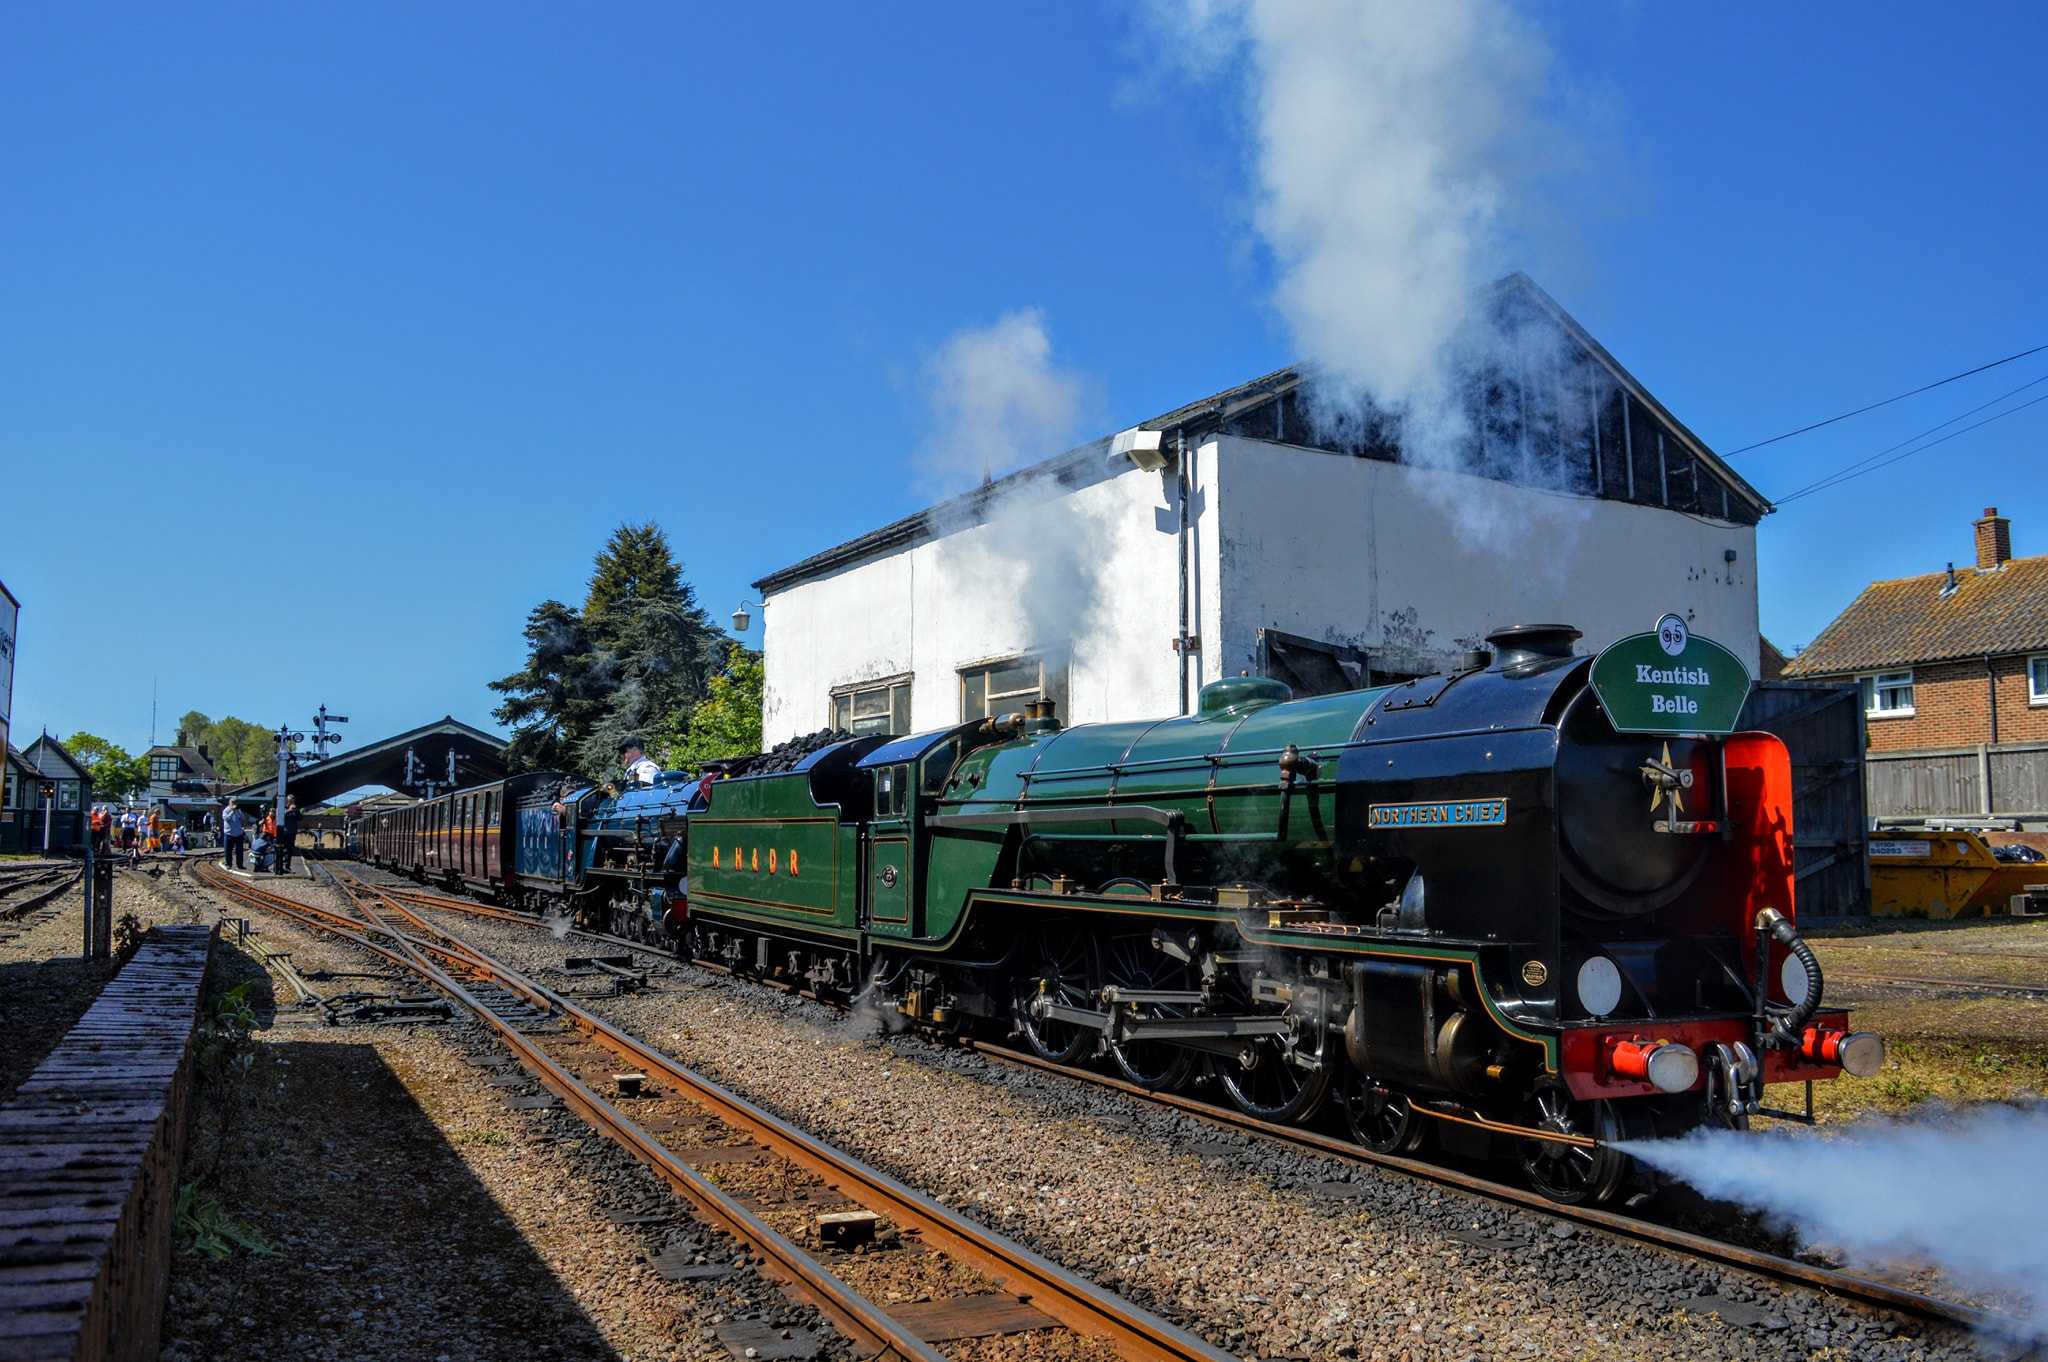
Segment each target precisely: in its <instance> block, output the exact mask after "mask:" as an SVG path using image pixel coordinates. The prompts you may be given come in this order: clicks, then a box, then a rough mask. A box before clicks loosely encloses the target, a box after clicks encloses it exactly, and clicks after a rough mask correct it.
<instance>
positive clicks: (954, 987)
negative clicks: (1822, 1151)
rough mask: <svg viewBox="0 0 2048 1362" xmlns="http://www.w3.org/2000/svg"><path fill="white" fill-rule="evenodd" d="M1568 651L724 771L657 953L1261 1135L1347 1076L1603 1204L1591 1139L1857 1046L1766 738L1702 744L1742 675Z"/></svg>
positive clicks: (1686, 1116)
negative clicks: (1812, 933)
mask: <svg viewBox="0 0 2048 1362" xmlns="http://www.w3.org/2000/svg"><path fill="white" fill-rule="evenodd" d="M1674 634H1675V638H1674V637H1673V635H1674ZM1576 637H1577V634H1576V631H1574V630H1570V629H1568V628H1562V627H1558V626H1530V627H1521V628H1516V629H1509V630H1503V631H1499V632H1497V633H1496V634H1494V635H1493V636H1492V637H1491V638H1490V640H1489V642H1491V643H1492V644H1493V645H1494V648H1495V652H1494V654H1493V655H1492V656H1491V657H1490V658H1486V657H1484V655H1482V656H1481V659H1479V660H1476V661H1475V665H1472V666H1470V667H1467V668H1464V669H1462V670H1459V671H1455V672H1453V673H1450V674H1447V675H1441V676H1435V677H1429V678H1424V679H1421V680H1416V681H1410V682H1407V683H1404V684H1401V685H1397V686H1389V687H1379V688H1375V689H1370V690H1362V691H1355V692H1350V693H1346V694H1339V695H1326V696H1317V697H1313V698H1307V699H1301V700H1295V699H1293V698H1292V697H1291V695H1290V693H1289V692H1288V690H1287V688H1286V687H1285V686H1284V685H1281V684H1280V683H1277V682H1274V681H1269V680H1265V679H1260V678H1252V677H1242V678H1236V679H1231V680H1224V681H1219V682H1214V683H1212V684H1210V685H1209V686H1207V687H1205V688H1203V690H1202V692H1201V697H1200V704H1199V707H1198V709H1197V712H1195V713H1194V714H1192V715H1188V716H1185V717H1181V718H1173V719H1165V720H1161V721H1158V722H1149V723H1117V724H1090V725H1083V726H1078V727H1073V728H1062V727H1061V726H1060V724H1059V723H1058V721H1057V718H1056V716H1055V715H1054V714H1053V713H1052V712H1051V709H1050V706H1049V705H1042V704H1041V705H1036V706H1033V707H1031V708H1030V709H1029V710H1028V711H1027V712H1026V713H1024V714H1020V715H1013V716H1005V717H1004V718H1001V719H995V720H985V721H980V722H977V723H973V724H967V725H962V726H960V727H957V728H954V729H949V730H946V731H943V732H939V733H932V734H924V735H919V736H915V737H909V738H897V739H879V738H862V739H852V740H849V741H845V742H841V743H837V744H834V745H831V746H828V747H825V748H824V749H822V750H820V751H817V752H814V753H812V754H811V755H810V756H808V757H807V758H805V759H804V760H803V762H802V763H801V764H800V765H798V766H797V768H796V769H794V770H791V771H786V772H780V773H776V774H771V775H759V776H748V777H742V778H739V779H732V780H721V781H717V782H714V783H711V784H709V785H708V786H707V787H706V791H705V794H706V796H707V798H706V799H705V800H704V802H703V803H702V805H701V807H698V808H697V809H695V810H694V811H693V812H691V813H690V815H689V820H688V823H689V826H688V836H687V847H688V850H687V869H688V879H687V882H686V884H687V894H686V902H685V903H682V904H679V905H677V906H676V907H675V909H674V910H673V914H672V915H673V917H674V919H675V920H676V921H677V922H678V926H679V933H680V946H681V948H682V951H683V953H686V954H696V955H699V956H702V957H705V958H708V959H713V960H717V961H720V962H722V963H724V964H725V965H726V966H728V967H729V968H732V969H735V970H738V971H741V972H745V973H752V974H757V975H761V976H764V977H771V978H776V979H780V980H784V981H787V982H790V983H792V984H794V985H796V986H798V987H802V988H806V989H809V990H811V991H815V992H819V993H840V994H847V993H852V992H855V991H859V992H862V993H864V994H865V995H866V997H867V998H868V999H870V1000H872V1001H878V1002H882V1003H884V1004H885V1005H887V1006H890V1007H892V1008H894V1009H896V1010H897V1011H899V1012H901V1013H903V1014H905V1015H906V1016H908V1017H910V1018H913V1019H915V1020H916V1021H917V1022H919V1023H921V1024H924V1025H926V1026H931V1027H937V1028H941V1029H949V1030H963V1029H968V1028H976V1027H980V1028H989V1027H993V1028H996V1029H997V1030H998V1031H1003V1032H1008V1033H1009V1034H1012V1035H1015V1036H1017V1037H1020V1038H1021V1039H1022V1040H1023V1041H1024V1042H1025V1043H1027V1044H1028V1045H1029V1046H1030V1047H1031V1048H1032V1049H1033V1050H1035V1051H1036V1052H1037V1053H1038V1054H1040V1055H1042V1056H1043V1057H1045V1058H1046V1059H1048V1060H1052V1061H1054V1062H1058V1063H1080V1062H1085V1061H1089V1060H1091V1059H1094V1058H1104V1059H1107V1060H1108V1061H1109V1062H1111V1063H1112V1064H1114V1066H1115V1067H1116V1068H1117V1070H1119V1071H1120V1072H1121V1074H1122V1075H1123V1076H1124V1077H1126V1078H1127V1079H1129V1080H1130V1081H1132V1082H1134V1083H1137V1084H1140V1085H1142V1086H1145V1087H1148V1088H1155V1089H1160V1088H1169V1087H1174V1086H1177V1085H1180V1084H1183V1083H1188V1082H1193V1081H1201V1082H1209V1081H1213V1082H1215V1083H1216V1084H1217V1085H1218V1086H1219V1087H1220V1089H1221V1091H1222V1093H1223V1095H1224V1096H1225V1097H1226V1098H1227V1100H1229V1101H1230V1102H1231V1103H1233V1104H1234V1105H1236V1106H1237V1107H1239V1108H1240V1109H1242V1110H1243V1111H1245V1112H1247V1113H1249V1114H1251V1115H1254V1116H1258V1117H1262V1118H1265V1119H1269V1120H1276V1121H1300V1120H1305V1119H1308V1118H1309V1117H1310V1116H1311V1115H1312V1114H1314V1113H1315V1112H1316V1111H1317V1109H1318V1108H1319V1107H1321V1106H1322V1105H1323V1104H1324V1103H1325V1102H1326V1101H1328V1100H1334V1101H1335V1103H1336V1105H1337V1106H1338V1108H1339V1109H1340V1110H1341V1113H1342V1115H1343V1118H1344V1120H1345V1121H1346V1123H1347V1125H1348V1127H1349V1129H1350V1131H1351V1133H1352V1134H1353V1136H1354V1137H1355V1138H1356V1139H1358V1140H1359V1141H1360V1142H1361V1143H1363V1144H1365V1145H1367V1146H1369V1147H1371V1148H1373V1149H1376V1150H1380V1151H1383V1152H1405V1151H1410V1150H1413V1149H1415V1148H1417V1147H1418V1146H1419V1145H1420V1144H1421V1143H1422V1142H1423V1141H1424V1139H1425V1138H1428V1137H1429V1136H1431V1135H1435V1136H1436V1137H1437V1138H1439V1139H1441V1140H1442V1141H1443V1142H1444V1143H1446V1144H1447V1145H1450V1146H1452V1147H1454V1148H1460V1149H1465V1150H1470V1151H1472V1152H1480V1151H1483V1150H1494V1151H1512V1152H1513V1154H1514V1156H1515V1157H1516V1158H1517V1159H1518V1160H1519V1162H1520V1164H1521V1166H1522V1168H1523V1170H1524V1171H1525V1173H1526V1174H1527V1176H1528V1178H1529V1179H1530V1181H1531V1182H1532V1183H1533V1184H1534V1185H1535V1186H1536V1187H1537V1188H1538V1189H1539V1190H1540V1191H1542V1192H1543V1193H1545V1194H1546V1195H1548V1196H1550V1197H1552V1198H1555V1199H1557V1200H1560V1201H1589V1200H1602V1199H1605V1198H1608V1197H1610V1196H1613V1195H1614V1194H1616V1192H1617V1191H1618V1190H1620V1189H1621V1188H1622V1186H1623V1185H1624V1180H1625V1178H1626V1177H1627V1174H1628V1172H1629V1168H1630V1164H1629V1160H1628V1159H1627V1158H1626V1157H1625V1156H1624V1155H1623V1154H1622V1153H1620V1151H1619V1150H1617V1149H1616V1148H1615V1144H1616V1142H1618V1141H1620V1140H1623V1139H1627V1138H1634V1137H1642V1136H1654V1135H1671V1134H1676V1133H1679V1132H1682V1131H1684V1130H1686V1129H1689V1128H1692V1127H1694V1126H1697V1125H1700V1124H1702V1123H1714V1124H1720V1125H1726V1126H1738V1127H1739V1126H1742V1125H1745V1124H1746V1123H1747V1122H1748V1119H1749V1117H1750V1116H1752V1115H1753V1114H1755V1113H1757V1112H1758V1111H1759V1110H1760V1109H1761V1104H1762V1101H1763V1089H1764V1085H1765V1084H1766V1083H1782V1082H1789V1081H1798V1080H1802V1079H1804V1080H1813V1079H1826V1078H1832V1077H1834V1076H1836V1075H1837V1074H1839V1073H1841V1072H1843V1071H1844V1070H1845V1069H1846V1070H1847V1071H1849V1072H1852V1073H1859V1074H1861V1073H1868V1072H1871V1071H1874V1070H1875V1068H1876V1067H1877V1066H1878V1065H1879V1064H1880V1063H1881V1061H1882V1057H1883V1045H1882V1042H1881V1041H1879V1040H1878V1039H1877V1038H1876V1037H1874V1036H1870V1035H1868V1034H1865V1033H1858V1032H1855V1031H1853V1030H1852V1029H1851V1027H1850V1024H1849V1020H1848V1017H1847V1015H1846V1014H1845V1013H1843V1012H1840V1011H1831V1010H1825V1009H1823V1008H1822V1006H1821V994H1822V979H1821V973H1820V969H1819V966H1818V963H1817V962H1816V961H1815V960H1814V958H1813V955H1812V952H1811V951H1810V950H1808V949H1807V947H1806V946H1805V944H1804V943H1803V942H1802V941H1801V940H1800V939H1799V936H1798V932H1797V930H1796V928H1795V927H1794V925H1793V924H1794V921H1795V918H1796V911H1795V904H1794V901H1793V888H1794V883H1793V873H1792V826H1791V802H1792V790H1791V777H1790V763H1789V760H1788V758H1787V755H1786V752H1785V749H1784V747H1783V745H1782V744H1781V743H1780V742H1779V741H1778V740H1777V739H1776V738H1775V737H1772V736H1770V735H1768V734H1761V733H1737V732H1730V731H1728V730H1729V729H1731V728H1732V727H1733V717H1734V712H1735V710H1734V709H1733V708H1729V707H1728V706H1729V704H1730V696H1731V695H1732V696H1733V701H1732V703H1733V704H1734V705H1735V706H1736V707H1739V704H1740V700H1741V696H1742V694H1744V693H1746V691H1747V678H1746V676H1744V677H1740V678H1739V680H1740V685H1739V686H1736V687H1734V688H1733V689H1732V690H1731V687H1730V685H1729V684H1728V683H1729V677H1728V675H1727V672H1728V670H1729V666H1728V664H1730V663H1732V658H1730V657H1729V656H1728V655H1727V654H1726V653H1725V650H1720V649H1719V648H1718V646H1717V645H1711V644H1709V643H1707V642H1706V641H1704V640H1697V639H1686V638H1685V637H1684V631H1683V628H1682V624H1679V625H1675V626H1674V628H1673V630H1672V631H1671V632H1668V633H1667V634H1666V636H1665V638H1664V640H1663V642H1664V644H1665V646H1664V648H1663V653H1664V654H1665V655H1666V660H1667V661H1668V662H1669V665H1668V666H1665V665H1662V664H1661V663H1659V662H1658V661H1657V659H1658V656H1659V655H1658V654H1657V653H1656V652H1655V651H1650V652H1648V653H1647V654H1645V652H1644V649H1645V648H1646V647H1654V644H1655V640H1654V638H1653V637H1652V636H1649V635H1645V636H1639V638H1638V639H1637V640H1633V641H1625V643H1628V644H1629V645H1630V647H1633V648H1634V649H1635V651H1634V652H1628V651H1627V649H1625V648H1624V646H1623V645H1622V644H1617V645H1616V646H1615V648H1614V649H1610V650H1609V652H1608V653H1603V654H1602V656H1601V658H1600V659H1599V660H1597V661H1596V659H1594V658H1591V657H1586V656H1580V655H1575V654H1574V652H1573V648H1572V643H1573V641H1574V639H1575V638H1576ZM1645 640H1649V641H1650V642H1649V643H1647V644H1646V643H1645ZM1674 644H1675V646H1673V645H1674ZM1625 653H1626V656H1624V654H1625ZM1644 656H1647V657H1648V658H1649V659H1650V660H1649V661H1644V660H1641V659H1642V658H1643V657H1644ZM1703 659H1705V660H1703ZM1602 669H1605V671H1606V673H1607V678H1606V680H1604V681H1603V679H1602ZM1734 669H1735V670H1737V671H1739V666H1738V667H1736V668H1734ZM1624 683H1626V685H1624ZM1638 683H1640V684H1638ZM1703 706H1704V709H1703V708H1702V707H1703ZM1717 707H1718V708H1719V710H1720V711H1723V712H1722V713H1721V714H1720V716H1719V717H1718V718H1717V717H1716V713H1715V711H1716V709H1717Z"/></svg>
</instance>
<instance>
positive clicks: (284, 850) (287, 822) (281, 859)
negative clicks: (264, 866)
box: [277, 795, 299, 875]
mask: <svg viewBox="0 0 2048 1362" xmlns="http://www.w3.org/2000/svg"><path fill="white" fill-rule="evenodd" d="M277 833H278V836H277V873H278V874H280V875H283V874H286V873H288V872H289V871H290V870H291V868H292V848H293V847H295V846H297V845H298V839H299V797H298V796H297V795H286V796H285V797H284V826H283V827H281V828H279V829H278V830H277Z"/></svg>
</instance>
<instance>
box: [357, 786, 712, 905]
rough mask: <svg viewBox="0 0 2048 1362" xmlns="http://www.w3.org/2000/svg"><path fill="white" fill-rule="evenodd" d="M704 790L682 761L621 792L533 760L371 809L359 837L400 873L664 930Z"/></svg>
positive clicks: (370, 854) (365, 850)
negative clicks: (521, 770) (646, 784)
mask: <svg viewBox="0 0 2048 1362" xmlns="http://www.w3.org/2000/svg"><path fill="white" fill-rule="evenodd" d="M696 798H698V793H697V782H696V780H695V779H694V778H691V777H688V776H686V775H685V774H684V773H683V772H680V771H671V772H664V773H663V777H662V780H661V781H660V782H659V783H658V784H656V785H655V786H654V787H652V788H649V789H636V790H628V791H626V792H625V793H623V794H619V795H610V794H608V792H607V791H605V790H603V789H602V788H598V787H593V786H590V785H588V784H585V783H584V782H581V781H578V780H576V779H575V778H573V777H570V776H566V775H564V774H563V773H561V772H559V771H537V772H529V773H527V774H525V775H518V776H512V777H510V778H508V779H506V780H501V781H495V782H493V783H491V784H488V785H478V786H475V787H473V788H470V789H467V790H456V791H453V792H452V793H449V794H445V795H439V796H436V797H435V798H433V799H426V800H421V801H420V802H419V803H417V804H413V805H409V806H407V807H405V808H402V809H392V810H385V811H381V812H378V813H374V814H370V815H368V816H366V817H365V818H364V819H363V820H362V822H361V824H360V825H359V826H358V828H357V829H356V831H355V840H356V845H357V847H358V849H359V854H360V855H362V856H363V857H364V858H365V859H367V860H370V861H372V862H374V863H375V864H378V865H382V866H385V867H388V868H390V869H392V870H396V871H398V872H399V873H400V874H405V875H410V876H412V877H413V878H415V879H419V880H424V881H431V882H436V883H440V884H443V885H445V886H447V887H448V888H450V889H455V890H459V891H463V892H467V893H471V894H474V895H477V896H479V897H481V898H486V899H490V900H492V901H493V902H498V903H503V904H506V905H508V906H515V907H522V908H529V909H533V910H535V911H548V910H562V911H569V912H573V913H575V914H577V915H578V916H579V917H580V918H581V919H583V920H584V921H586V922H587V923H589V924H590V925H593V926H600V927H603V928H604V929H605V930H607V931H611V932H615V933H618V934H620V935H631V936H635V937H638V938H639V939H642V940H645V941H649V942H656V941H660V940H662V939H664V937H665V934H666V932H667V931H668V929H669V924H667V923H666V922H665V918H666V916H667V913H668V910H669V906H670V902H671V899H672V897H673V896H674V895H675V893H676V891H677V889H678V886H679V884H680V879H681V875H682V869H683V866H682V859H683V847H684V838H685V835H686V834H685V829H686V826H687V814H688V810H689V805H690V803H691V801H692V800H693V799H696ZM557 804H561V805H562V806H563V807H562V808H561V809H560V810H558V809H557V808H556V807H555V806H556V805H557Z"/></svg>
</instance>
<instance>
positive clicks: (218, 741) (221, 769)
mask: <svg viewBox="0 0 2048 1362" xmlns="http://www.w3.org/2000/svg"><path fill="white" fill-rule="evenodd" d="M178 734H179V736H180V737H182V738H183V739H184V740H185V742H186V744H188V745H190V746H193V747H204V748H205V749H206V757H207V760H208V761H210V762H212V763H213V769H214V770H215V772H217V773H218V774H219V776H220V778H221V779H222V780H224V781H226V782H227V783H228V784H230V785H247V784H250V783H251V782H254V781H258V780H262V779H263V778H264V777H266V776H271V775H275V774H277V738H276V736H275V734H274V733H273V732H272V731H271V730H270V729H268V728H264V727H263V726H262V725H260V724H252V723H250V722H248V721H247V720H246V719H237V718H235V717H234V716H233V715H229V716H228V717H227V718H225V719H209V718H207V717H206V716H205V715H204V714H202V713H200V712H199V711H198V710H196V709H195V710H190V711H188V712H187V713H186V715H185V717H184V718H182V719H180V720H178Z"/></svg>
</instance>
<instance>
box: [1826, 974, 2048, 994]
mask: <svg viewBox="0 0 2048 1362" xmlns="http://www.w3.org/2000/svg"><path fill="white" fill-rule="evenodd" d="M1828 978H1830V979H1854V980H1856V981H1857V982H1858V983H1864V984H1902V985H1905V986H1906V987H1908V988H1938V989H1949V990H1953V991H1956V992H1960V993H2004V994H2009V995H2011V996H2013V997H2017V998H2040V997H2048V984H1998V983H1992V982H1990V981H1988V980H1983V979H1934V978H1925V977H1922V976H1919V975H1913V974H1862V973H1858V972H1856V971H1854V970H1845V969H1838V970H1830V971H1828Z"/></svg>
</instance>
